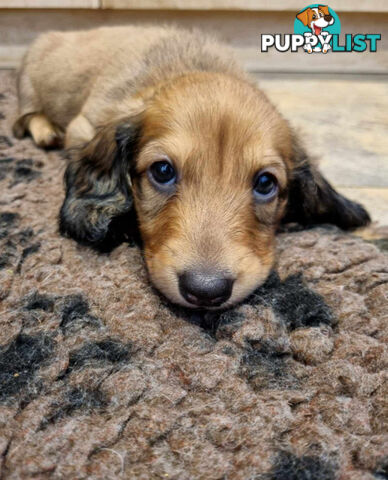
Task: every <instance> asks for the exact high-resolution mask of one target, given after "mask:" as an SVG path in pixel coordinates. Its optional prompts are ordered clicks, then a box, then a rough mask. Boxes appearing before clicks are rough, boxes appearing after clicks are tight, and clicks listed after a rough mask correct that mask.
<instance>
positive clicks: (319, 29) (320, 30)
mask: <svg viewBox="0 0 388 480" xmlns="http://www.w3.org/2000/svg"><path fill="white" fill-rule="evenodd" d="M313 27H314V33H315V35H320V33H321V32H322V27H318V26H317V25H313Z"/></svg>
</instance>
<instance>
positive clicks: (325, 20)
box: [296, 5, 334, 53]
mask: <svg viewBox="0 0 388 480" xmlns="http://www.w3.org/2000/svg"><path fill="white" fill-rule="evenodd" d="M296 18H298V19H299V20H300V21H301V22H302V23H303V25H304V26H306V27H309V28H310V30H311V32H312V33H311V34H309V35H317V36H318V35H323V36H326V35H328V32H323V31H322V30H323V29H324V28H326V27H328V26H329V25H333V23H334V18H333V16H332V15H331V14H330V12H329V7H328V6H327V5H318V7H316V8H306V9H305V10H303V12H300V13H298V15H297V16H296ZM306 35H307V34H306ZM330 48H331V46H330V44H329V43H325V44H324V45H323V47H322V49H321V47H315V48H314V50H313V48H312V47H311V45H310V44H307V45H306V46H305V50H307V52H308V53H313V51H314V52H320V51H321V50H322V52H323V53H327V52H328V51H329V49H330Z"/></svg>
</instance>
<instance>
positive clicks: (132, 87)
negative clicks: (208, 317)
mask: <svg viewBox="0 0 388 480" xmlns="http://www.w3.org/2000/svg"><path fill="white" fill-rule="evenodd" d="M19 108H20V111H19V118H18V120H17V121H16V123H15V126H14V132H15V135H17V136H19V137H21V136H23V134H24V133H25V131H26V130H29V131H30V133H31V134H32V136H33V138H34V141H35V142H36V143H37V144H38V145H40V146H49V145H50V144H51V141H52V135H53V134H54V133H55V132H58V131H64V132H65V145H66V147H72V148H73V147H77V146H79V147H81V148H80V149H78V150H76V154H75V157H74V158H73V162H72V163H71V164H70V165H69V168H68V171H67V177H66V183H67V193H66V199H65V202H64V205H63V207H62V209H61V216H60V218H61V220H60V228H61V232H62V233H64V234H67V235H70V236H72V237H74V238H76V239H77V240H79V241H82V242H84V243H88V244H97V243H99V244H101V242H102V241H103V240H104V238H105V236H106V235H107V233H108V229H109V226H110V222H111V220H112V219H113V218H115V217H120V218H124V217H123V215H126V214H127V213H128V212H129V210H130V209H131V208H132V197H133V201H134V203H135V207H136V212H137V216H138V220H139V226H140V232H141V235H142V238H143V241H144V253H145V259H146V262H147V266H148V270H149V272H150V276H151V279H152V281H153V282H154V284H155V285H156V286H157V287H158V288H159V289H160V290H161V291H162V292H163V293H165V295H166V296H167V297H168V298H170V299H171V300H173V301H174V302H177V303H180V304H183V305H186V306H187V305H188V304H187V302H186V301H185V300H184V299H183V298H182V296H181V295H180V293H179V288H178V276H179V274H181V273H183V272H184V271H186V270H190V269H197V268H202V267H206V268H207V269H211V270H213V271H222V272H226V273H228V274H229V275H230V276H231V277H232V278H233V279H235V282H234V286H233V292H232V295H231V297H230V299H229V301H228V302H227V304H224V305H223V307H225V306H228V305H231V304H233V303H236V302H238V301H240V300H241V299H243V298H244V297H245V296H247V295H248V294H249V293H250V292H252V291H253V290H254V289H255V288H256V287H257V286H258V285H259V284H261V283H262V282H263V281H264V280H265V278H266V277H267V276H268V273H269V271H270V269H271V267H272V265H273V261H274V235H275V230H276V227H277V225H278V224H279V222H280V220H281V218H282V216H283V215H284V212H285V208H286V203H287V194H288V189H289V186H290V185H289V184H290V179H291V177H292V175H293V172H294V170H295V169H300V170H298V171H300V174H301V175H302V176H306V175H307V176H306V180H304V179H303V178H304V177H303V178H302V179H301V180H300V185H302V188H303V191H304V195H308V192H309V191H311V192H313V195H314V198H312V201H311V205H312V206H311V208H310V206H309V205H310V202H307V201H306V202H304V203H303V209H301V210H299V209H298V208H294V209H293V210H292V214H291V217H290V218H291V220H293V219H294V218H295V219H296V220H299V217H301V216H303V215H304V212H305V213H306V221H311V219H313V216H314V209H315V210H316V211H318V210H319V215H321V217H322V218H323V219H324V221H327V218H328V217H327V215H328V214H327V211H326V210H325V206H322V208H321V206H320V205H318V197H317V195H316V191H317V188H318V187H316V185H315V183H314V179H315V177H316V178H317V182H321V184H322V185H323V187H322V188H323V189H324V190H325V191H327V192H328V198H329V200H330V199H331V197H330V195H332V191H331V190H330V189H329V187H328V186H327V185H326V183H325V182H324V181H323V179H322V178H321V177H320V176H319V174H318V173H317V171H315V170H314V171H311V172H310V171H306V168H305V167H304V165H305V164H307V163H308V162H307V159H306V158H307V157H306V155H305V154H304V152H303V150H302V149H300V147H299V146H298V145H297V144H296V143H295V140H294V138H293V135H292V132H291V130H290V128H289V126H288V124H287V122H286V121H285V120H284V119H283V118H282V116H281V115H280V114H279V113H278V112H277V110H276V109H275V108H274V106H273V105H272V104H271V103H270V102H269V101H268V99H267V98H266V97H265V95H264V94H263V93H262V92H261V91H260V90H259V89H258V88H257V87H256V85H255V84H254V82H253V81H251V80H250V79H249V78H248V77H247V76H246V75H245V73H244V72H243V71H242V70H240V68H239V67H238V66H237V65H236V63H235V62H234V60H233V57H232V56H231V53H230V52H229V50H227V49H226V48H225V47H223V46H221V45H219V44H218V43H217V42H215V41H214V40H213V39H211V38H207V37H206V36H204V35H203V34H202V33H195V32H194V33H190V32H185V31H180V30H178V29H175V28H171V27H168V28H167V27H166V28H159V27H117V28H100V29H97V30H92V31H85V32H70V33H59V32H52V33H48V34H46V35H43V36H41V37H40V38H39V39H38V40H37V41H36V42H35V43H34V44H33V45H32V47H31V49H30V50H29V52H28V53H27V55H26V57H25V59H24V62H23V66H22V69H21V73H20V77H19ZM120 132H123V133H120ZM134 132H135V133H134ZM136 132H138V133H136ZM139 132H140V133H139ZM120 135H121V136H123V138H124V146H122V145H121V146H118V145H119V141H118V136H120ZM126 136H128V138H127V139H126ZM134 136H135V137H136V136H138V137H139V138H136V142H135V140H134ZM57 138H58V137H56V139H57ZM135 143H136V151H132V150H131V151H130V149H131V148H135V147H133V145H134V144H135ZM132 144H133V145H132ZM131 145H132V146H131ZM118 149H119V152H118ZM128 149H129V150H128ZM118 155H119V156H121V157H122V158H121V159H120V161H119V162H118V160H117V156H118ZM132 157H133V158H132ZM166 157H168V158H169V159H170V161H171V162H172V163H173V165H174V167H175V169H176V171H177V174H178V178H179V182H178V184H177V188H176V191H175V192H174V193H173V194H171V195H166V194H165V193H161V192H160V191H158V190H157V189H155V188H154V186H153V185H152V184H151V182H150V180H149V178H148V176H147V169H148V167H150V165H151V164H152V163H154V162H155V161H158V160H161V159H164V158H166ZM133 159H135V163H134V164H133V163H132V162H133ZM261 170H266V171H268V172H270V173H272V175H274V176H275V177H276V178H277V181H278V185H279V193H278V195H277V197H276V198H275V199H274V200H272V201H271V202H269V203H262V204H260V203H257V202H255V201H254V198H253V194H252V188H253V182H254V178H255V175H257V173H258V172H260V171H261ZM306 172H307V173H306ZM130 177H131V178H130ZM319 185H320V184H319ZM319 188H320V187H319ZM334 193H335V192H334ZM292 194H293V195H294V196H295V191H294V190H293V191H292ZM323 194H324V192H323V193H322V194H321V196H320V199H322V198H323ZM295 198H299V197H295ZM330 201H331V200H330ZM314 202H315V203H314ZM317 205H318V206H317ZM328 205H329V206H330V208H332V209H334V207H333V206H334V205H335V202H332V203H330V202H329V201H328ZM296 207H298V206H296ZM339 211H340V212H341V209H340V210H339ZM300 212H301V213H300ZM344 212H345V210H344ZM345 213H346V212H345ZM335 218H336V222H337V223H340V222H341V221H342V218H340V219H339V220H338V218H337V217H335ZM349 218H350V220H349ZM302 220H303V219H302ZM313 220H314V219H313ZM121 221H124V220H121ZM346 222H348V223H349V224H352V222H353V223H355V221H354V217H352V216H349V217H346V218H345V220H344V223H346ZM356 223H357V222H356Z"/></svg>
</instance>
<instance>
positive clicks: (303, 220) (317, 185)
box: [283, 140, 370, 230]
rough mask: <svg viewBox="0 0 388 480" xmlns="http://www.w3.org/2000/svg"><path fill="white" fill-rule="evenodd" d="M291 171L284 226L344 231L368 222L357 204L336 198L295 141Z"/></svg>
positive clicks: (330, 187)
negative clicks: (334, 227)
mask: <svg viewBox="0 0 388 480" xmlns="http://www.w3.org/2000/svg"><path fill="white" fill-rule="evenodd" d="M293 162H294V169H293V172H292V174H291V179H290V186H289V194H288V204H287V208H286V214H285V216H284V217H283V223H289V222H297V223H300V224H301V225H312V224H318V223H332V224H334V225H337V226H338V227H340V228H342V229H344V230H346V229H352V228H357V227H362V226H365V225H367V224H368V223H369V222H370V217H369V215H368V213H367V212H366V210H365V209H364V208H363V207H362V206H361V205H360V204H358V203H356V202H352V201H351V200H348V199H347V198H345V197H344V196H342V195H341V194H339V193H338V192H337V191H336V190H334V188H333V187H332V186H331V185H330V183H329V182H328V181H327V180H326V179H325V178H324V177H323V175H322V174H321V173H320V171H319V170H318V168H317V167H316V166H314V165H313V164H312V163H311V161H310V159H309V158H308V156H307V154H306V152H305V151H304V149H303V148H302V147H301V146H300V145H299V144H298V142H297V140H295V141H294V148H293Z"/></svg>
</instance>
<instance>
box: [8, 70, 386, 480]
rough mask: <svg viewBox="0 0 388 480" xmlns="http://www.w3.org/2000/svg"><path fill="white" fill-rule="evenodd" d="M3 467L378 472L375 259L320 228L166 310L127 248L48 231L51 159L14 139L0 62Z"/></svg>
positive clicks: (53, 185)
mask: <svg viewBox="0 0 388 480" xmlns="http://www.w3.org/2000/svg"><path fill="white" fill-rule="evenodd" d="M0 92H1V93H0V112H1V113H0V122H1V123H0V128H1V132H0V133H1V136H0V211H1V213H0V300H1V307H0V315H1V329H0V453H1V462H0V478H1V479H2V480H10V479H23V480H25V479H32V478H34V479H48V478H50V479H85V478H90V479H104V480H108V479H120V478H123V479H131V480H132V479H144V480H148V479H177V480H193V479H203V480H334V479H339V480H361V479H362V480H373V479H387V478H388V462H387V453H388V452H387V436H386V434H387V416H388V411H387V391H388V388H387V377H386V370H385V369H386V366H387V351H386V338H387V326H386V325H387V292H388V288H387V282H388V262H387V257H386V256H385V255H384V253H383V252H382V251H380V250H379V249H378V248H377V246H376V245H373V244H372V243H366V242H364V241H363V240H361V239H359V238H357V237H354V236H351V235H349V234H344V233H343V232H341V231H339V230H338V229H335V228H332V227H321V228H312V229H309V230H305V231H298V230H296V229H295V230H294V231H293V232H288V233H283V234H280V235H279V239H278V251H279V261H278V265H277V273H273V274H272V275H271V277H270V279H269V280H268V281H267V282H266V284H265V285H264V286H263V287H261V288H260V289H259V290H257V291H256V292H255V294H254V295H252V296H251V297H250V298H249V299H248V300H246V301H245V302H244V303H243V304H242V305H240V306H238V307H236V308H235V309H233V310H230V311H227V312H224V313H222V314H220V313H217V314H203V313H193V312H187V311H184V310H181V309H178V308H176V307H173V306H171V305H169V304H168V303H167V302H166V301H165V300H164V299H163V298H161V297H160V296H159V295H158V294H157V293H156V292H155V291H154V290H153V289H152V287H151V286H150V284H149V282H148V281H147V275H146V272H145V269H144V265H143V261H142V256H141V252H140V251H139V249H138V247H137V246H135V245H128V244H123V245H121V246H120V247H118V248H117V249H116V250H114V251H113V252H112V253H111V254H110V255H104V254H98V253H95V252H93V251H92V250H90V249H88V248H85V247H81V246H78V245H77V244H76V243H75V242H73V241H71V240H68V239H64V238H61V237H60V236H59V235H58V232H57V214H58V210H59V207H60V205H61V202H62V199H63V185H62V175H63V171H64V166H65V161H64V160H63V158H62V157H61V155H60V153H58V152H50V153H45V152H43V151H41V150H38V149H37V148H35V147H34V146H33V145H32V142H31V140H30V139H25V140H23V141H15V140H14V139H13V138H12V137H11V135H10V129H9V123H10V119H11V116H12V115H13V112H14V110H15V93H14V78H13V74H12V73H9V72H8V73H7V72H1V73H0Z"/></svg>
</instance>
